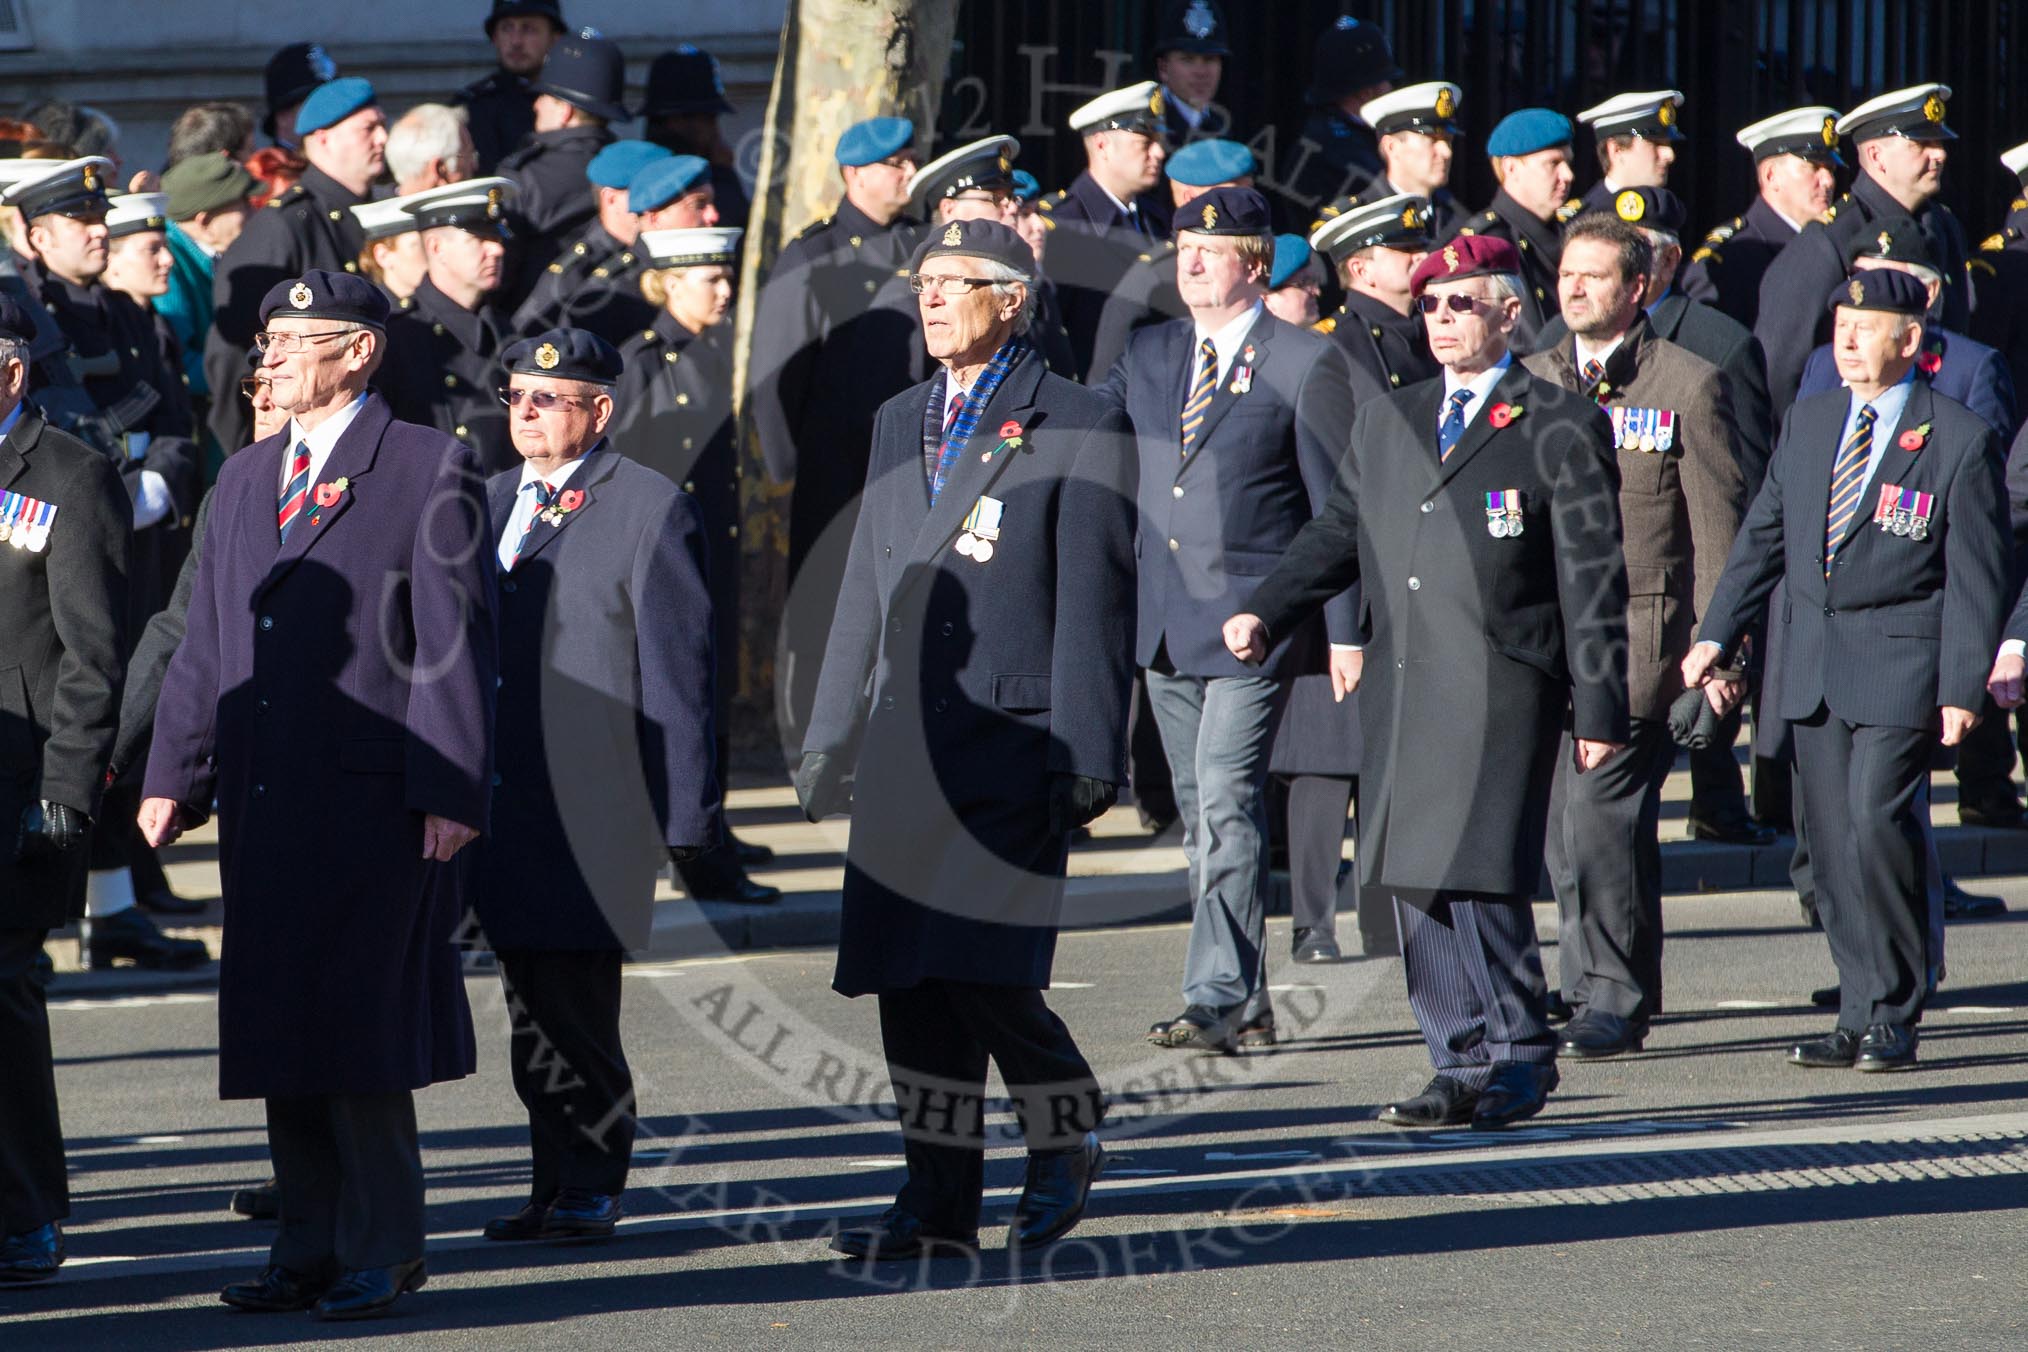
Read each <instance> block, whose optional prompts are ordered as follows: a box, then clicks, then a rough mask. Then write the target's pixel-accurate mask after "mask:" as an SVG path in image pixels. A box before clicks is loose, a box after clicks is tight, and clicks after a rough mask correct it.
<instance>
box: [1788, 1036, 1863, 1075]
mask: <svg viewBox="0 0 2028 1352" xmlns="http://www.w3.org/2000/svg"><path fill="white" fill-rule="evenodd" d="M1858 1056H1859V1034H1857V1033H1855V1032H1853V1031H1852V1030H1851V1029H1849V1028H1833V1029H1832V1030H1831V1031H1830V1032H1829V1033H1828V1034H1826V1035H1825V1036H1823V1037H1817V1038H1811V1039H1810V1040H1809V1041H1808V1042H1798V1043H1797V1044H1796V1045H1795V1046H1793V1047H1791V1048H1789V1064H1790V1065H1792V1066H1808V1067H1810V1068H1811V1069H1812V1070H1849V1069H1851V1067H1852V1062H1853V1061H1854V1060H1856V1059H1857V1058H1858Z"/></svg>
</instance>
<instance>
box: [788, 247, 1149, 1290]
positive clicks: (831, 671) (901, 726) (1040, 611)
mask: <svg viewBox="0 0 2028 1352" xmlns="http://www.w3.org/2000/svg"><path fill="white" fill-rule="evenodd" d="M1034 277H1035V255H1034V253H1033V251H1032V250H1030V249H1029V247H1028V245H1027V244H1026V243H1025V242H1024V241H1023V240H1022V239H1021V237H1020V236H1019V235H1017V234H1015V233H1014V232H1013V231H1012V230H1011V229H1009V228H1008V227H1006V226H1004V225H1001V224H1000V223H999V222H997V221H951V222H949V223H948V224H946V225H945V226H943V227H942V228H941V229H939V230H937V231H935V232H934V233H933V234H931V235H930V236H929V238H928V239H927V240H926V241H925V242H924V243H923V245H922V246H921V247H920V248H919V249H918V250H917V251H916V254H915V257H914V260H913V263H912V265H911V283H912V285H913V286H914V288H915V290H916V293H917V295H918V297H919V298H920V305H921V311H922V323H923V334H924V339H925V342H926V344H927V346H928V349H929V354H930V356H931V357H933V358H935V359H936V360H937V361H938V362H939V363H940V364H941V365H942V368H943V369H942V370H941V371H939V372H938V373H937V375H936V376H935V377H933V378H932V379H931V380H929V381H928V382H926V383H925V384H922V385H918V386H917V387H916V388H914V389H912V390H908V391H906V392H904V393H902V394H899V395H897V396H895V397H894V398H893V399H890V400H888V401H887V403H886V404H884V405H882V406H881V409H880V412H879V414H878V415H877V416H876V418H875V421H874V436H873V460H872V464H871V466H870V468H869V470H868V472H867V479H866V493H865V496H864V498H863V500H862V502H861V506H860V509H859V519H858V523H857V525H856V527H855V529H854V533H853V538H852V550H851V555H850V560H849V562H848V563H847V565H846V570H845V578H844V583H843V586H842V587H841V589H840V592H839V597H838V607H837V614H836V619H835V620H834V621H833V623H832V626H831V635H830V643H829V646H828V647H827V649H826V651H825V654H824V666H823V672H822V674H821V676H820V677H819V678H818V684H817V701H816V707H815V710H814V712H813V713H812V716H811V720H810V729H809V733H808V736H807V737H806V739H805V741H804V754H803V759H802V763H801V765H800V766H799V767H798V770H797V773H796V793H797V796H798V797H799V798H800V800H801V802H802V805H803V810H804V812H805V813H806V814H807V815H808V816H809V818H810V820H812V821H816V820H818V819H820V818H822V817H825V816H828V815H829V814H831V813H833V812H837V811H841V810H843V809H844V808H845V807H846V806H847V805H848V803H851V802H854V801H856V804H857V810H856V811H855V813H854V820H853V826H852V842H851V846H850V849H849V851H848V852H847V855H846V866H845V912H844V920H843V929H842V932H841V933H840V936H839V942H838V969H837V974H836V976H835V977H834V978H833V982H832V984H833V986H834V987H835V988H836V989H837V990H838V991H839V992H840V993H841V994H844V995H849V996H858V995H866V994H875V995H877V996H878V997H879V1002H880V1032H881V1041H882V1044H883V1046H884V1047H885V1050H886V1053H887V1062H888V1069H889V1072H890V1074H891V1075H892V1076H893V1080H894V1093H895V1101H896V1102H897V1103H898V1104H900V1105H901V1109H902V1111H901V1119H900V1120H901V1128H902V1135H903V1138H904V1141H905V1153H906V1155H907V1159H908V1181H907V1183H906V1184H905V1185H904V1186H903V1188H902V1190H901V1195H900V1197H898V1198H897V1199H896V1201H895V1204H894V1205H893V1206H892V1207H890V1208H889V1209H888V1210H887V1212H886V1213H885V1214H883V1215H882V1216H881V1217H880V1218H879V1219H877V1220H875V1221H874V1222H872V1223H871V1224H870V1225H867V1226H863V1227H860V1228H856V1229H851V1230H847V1231H844V1232H843V1233H841V1234H840V1235H838V1237H837V1238H836V1239H835V1240H834V1241H833V1247H834V1248H836V1249H838V1250H839V1251H840V1252H842V1253H846V1254H850V1255H852V1256H854V1257H857V1258H865V1259H882V1258H906V1257H913V1256H915V1255H917V1254H920V1253H922V1252H923V1251H924V1250H925V1248H926V1247H928V1246H932V1245H939V1244H940V1245H944V1246H952V1247H956V1248H958V1249H963V1250H969V1249H972V1248H975V1247H976V1246H977V1244H978V1228H979V1204H980V1194H981V1186H982V1179H983V1172H984V1164H985V1134H984V1116H985V1099H984V1094H985V1088H986V1062H987V1058H988V1057H991V1058H992V1060H993V1061H994V1063H995V1064H997V1065H998V1066H999V1068H1000V1077H1001V1079H1002V1080H1004V1081H1005V1082H1006V1084H1007V1090H1008V1093H1009V1095H1010V1096H1011V1097H1012V1098H1013V1100H1014V1105H1015V1112H1016V1114H1017V1115H1018V1116H1019V1117H1020V1120H1021V1124H1022V1128H1023V1132H1024V1135H1025V1136H1026V1138H1027V1144H1028V1151H1029V1154H1028V1177H1027V1185H1026V1187H1025V1188H1024V1189H1023V1192H1022V1195H1021V1201H1020V1203H1019V1205H1018V1206H1017V1207H1016V1208H1015V1213H1014V1222H1013V1227H1012V1232H1011V1234H1010V1235H1009V1240H1008V1242H1009V1244H1010V1245H1026V1246H1030V1247H1032V1246H1036V1245H1040V1244H1044V1243H1047V1242H1049V1241H1051V1240H1054V1239H1056V1238H1059V1237H1060V1236H1062V1235H1063V1234H1065V1233H1067V1232H1068V1231H1069V1230H1070V1228H1071V1227H1072V1226H1073V1225H1075V1224H1076V1223H1077V1221H1078V1218H1079V1217H1080V1216H1081V1215H1082V1214H1083V1212H1084V1206H1085V1200H1086V1197H1087V1195H1088V1194H1089V1192H1090V1190H1091V1184H1092V1181H1093V1180H1094V1179H1095V1178H1096V1177H1097V1176H1098V1171H1099V1165H1100V1162H1101V1160H1102V1159H1103V1157H1104V1152H1103V1151H1102V1150H1101V1149H1100V1147H1099V1143H1098V1137H1097V1135H1096V1134H1095V1129H1096V1128H1097V1126H1098V1124H1099V1120H1100V1118H1101V1117H1103V1116H1104V1113H1105V1098H1104V1095H1103V1094H1102V1093H1101V1092H1100V1090H1099V1087H1098V1082H1097V1080H1096V1079H1095V1078H1094V1077H1093V1075H1092V1070H1091V1067H1090V1065H1089V1064H1087V1063H1086V1061H1085V1059H1084V1056H1083V1054H1082V1053H1081V1052H1080V1051H1079V1050H1078V1048H1077V1044H1076V1043H1075V1042H1074V1041H1072V1039H1071V1036H1070V1032H1069V1030H1068V1029H1066V1028H1065V1027H1064V1026H1063V1022H1062V1020H1060V1019H1058V1018H1057V1017H1056V1015H1055V1014H1053V1013H1051V1012H1050V1009H1049V1006H1048V1005H1047V1004H1046V1003H1044V1001H1043V998H1042V992H1043V991H1044V990H1045V989H1046V988H1047V987H1048V985H1049V977H1050V966H1051V963H1052V961H1053V959H1054V957H1055V952H1056V927H1057V918H1058V912H1059V910H1060V908H1061V906H1062V902H1063V878H1064V865H1065V862H1066V859H1067V851H1068V840H1069V833H1070V832H1071V831H1072V830H1074V829H1075V828H1077V827H1079V826H1082V825H1084V824H1085V823H1087V822H1089V821H1091V820H1092V819H1093V818H1095V817H1097V816H1098V815H1099V814H1100V813H1102V812H1104V811H1105V810H1106V808H1108V807H1109V806H1111V804H1112V802H1113V800H1114V797H1115V794H1116V792H1117V789H1116V786H1117V785H1119V784H1121V783H1123V782H1125V778H1126V767H1125V765H1124V764H1123V757H1124V752H1125V746H1126V714H1127V686H1128V681H1129V678H1130V676H1131V675H1132V665H1131V662H1132V652H1131V645H1130V642H1129V635H1128V630H1127V629H1126V627H1125V626H1123V625H1122V624H1121V623H1120V617H1121V616H1122V615H1123V614H1125V613H1127V610H1128V608H1129V606H1130V605H1131V604H1132V596H1133V566H1134V560H1133V548H1134V546H1133V534H1134V517H1133V463H1134V462H1133V457H1132V455H1131V454H1130V451H1129V446H1128V443H1127V427H1126V421H1125V419H1124V418H1122V417H1121V416H1120V414H1118V413H1117V412H1114V411H1113V410H1111V409H1109V408H1107V407H1106V405H1105V403H1104V401H1103V400H1101V399H1100V398H1098V397H1097V396H1096V395H1095V394H1093V393H1091V392H1088V391H1086V390H1083V389H1081V388H1079V387H1078V386H1077V385H1074V384H1072V383H1071V382H1069V381H1067V380H1065V379H1063V378H1062V377H1060V376H1056V375H1053V374H1051V373H1049V372H1048V371H1046V370H1045V369H1044V367H1043V363H1042V359H1041V358H1040V357H1039V356H1038V355H1037V354H1036V351H1035V348H1034V346H1033V345H1032V344H1031V343H1030V342H1029V340H1028V337H1027V330H1028V326H1029V323H1030V320H1031V318H1032V316H1033V314H1034V303H1035V293H1034V289H1033V283H1034ZM869 691H870V698H869V697H868V692H869ZM855 747H856V748H857V766H856V769H857V776H856V780H855V783H854V786H853V788H852V789H850V790H848V789H847V787H846V785H845V779H846V776H847V775H848V774H849V773H850V772H851V771H852V770H853V768H854V767H853V766H852V765H851V764H849V763H848V759H849V758H850V756H851V755H852V748H855Z"/></svg>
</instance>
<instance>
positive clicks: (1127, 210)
mask: <svg viewBox="0 0 2028 1352" xmlns="http://www.w3.org/2000/svg"><path fill="white" fill-rule="evenodd" d="M1092 186H1093V187H1095V188H1097V189H1098V190H1099V191H1100V192H1102V193H1104V194H1105V195H1106V201H1108V202H1111V203H1112V204H1113V205H1114V206H1115V207H1117V208H1119V212H1120V214H1121V215H1122V216H1131V215H1133V214H1134V204H1133V203H1132V202H1122V201H1121V200H1120V199H1119V198H1117V197H1115V196H1113V190H1112V189H1111V188H1108V187H1107V186H1106V185H1105V184H1103V183H1100V182H1099V181H1098V180H1097V179H1096V178H1094V179H1093V180H1092Z"/></svg>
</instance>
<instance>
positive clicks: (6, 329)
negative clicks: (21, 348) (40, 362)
mask: <svg viewBox="0 0 2028 1352" xmlns="http://www.w3.org/2000/svg"><path fill="white" fill-rule="evenodd" d="M0 338H12V339H13V340H14V341H15V342H17V343H28V342H33V341H34V340H35V321H34V320H32V319H30V318H29V317H28V312H27V311H26V310H24V309H22V308H21V306H20V305H19V304H18V303H16V301H15V299H14V297H12V296H10V295H7V294H6V293H5V292H0Z"/></svg>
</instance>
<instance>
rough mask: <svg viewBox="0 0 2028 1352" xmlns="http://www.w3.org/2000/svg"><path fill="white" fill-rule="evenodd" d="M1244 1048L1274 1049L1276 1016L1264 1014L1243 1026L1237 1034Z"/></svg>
mask: <svg viewBox="0 0 2028 1352" xmlns="http://www.w3.org/2000/svg"><path fill="white" fill-rule="evenodd" d="M1236 1038H1237V1040H1238V1042H1239V1045H1240V1046H1242V1047H1272V1046H1274V1045H1275V1016H1274V1015H1272V1014H1264V1015H1262V1016H1261V1017H1260V1018H1258V1019H1255V1020H1253V1021H1252V1022H1251V1023H1248V1024H1245V1025H1243V1026H1242V1027H1241V1028H1240V1030H1239V1032H1238V1033H1237V1034H1236Z"/></svg>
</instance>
